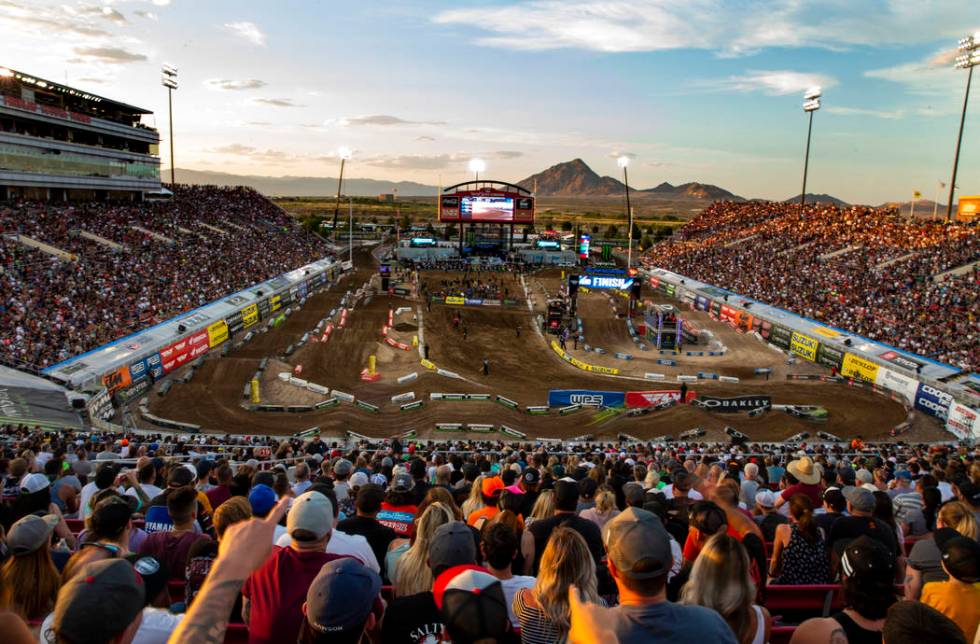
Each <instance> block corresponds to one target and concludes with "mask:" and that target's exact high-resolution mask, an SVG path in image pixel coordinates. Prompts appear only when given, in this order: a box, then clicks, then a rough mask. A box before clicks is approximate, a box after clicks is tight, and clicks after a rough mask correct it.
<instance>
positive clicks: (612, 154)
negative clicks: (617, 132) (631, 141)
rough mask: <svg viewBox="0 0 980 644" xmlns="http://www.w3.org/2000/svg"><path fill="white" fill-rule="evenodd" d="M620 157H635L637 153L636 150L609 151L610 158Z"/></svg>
mask: <svg viewBox="0 0 980 644" xmlns="http://www.w3.org/2000/svg"><path fill="white" fill-rule="evenodd" d="M619 157H626V158H627V159H635V158H636V153H635V152H610V153H609V158H610V159H618V158H619Z"/></svg>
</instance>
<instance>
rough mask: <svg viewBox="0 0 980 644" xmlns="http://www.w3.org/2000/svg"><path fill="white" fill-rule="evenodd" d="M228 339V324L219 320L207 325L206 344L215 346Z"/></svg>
mask: <svg viewBox="0 0 980 644" xmlns="http://www.w3.org/2000/svg"><path fill="white" fill-rule="evenodd" d="M227 339H228V324H227V323H226V322H225V321H224V320H221V321H220V322H215V323H214V324H209V325H208V346H209V347H210V348H212V349H213V348H215V347H216V346H218V345H219V344H221V343H222V342H224V341H225V340H227Z"/></svg>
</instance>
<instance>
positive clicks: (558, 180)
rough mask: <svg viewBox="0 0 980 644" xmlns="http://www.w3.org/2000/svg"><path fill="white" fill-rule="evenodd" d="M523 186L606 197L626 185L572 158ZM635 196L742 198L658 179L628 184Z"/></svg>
mask: <svg viewBox="0 0 980 644" xmlns="http://www.w3.org/2000/svg"><path fill="white" fill-rule="evenodd" d="M518 185H520V186H521V187H523V188H527V189H528V190H533V191H534V192H535V194H537V195H539V196H542V197H607V196H618V195H621V194H623V193H624V191H625V189H626V186H625V185H624V184H623V182H622V181H620V180H619V179H615V178H613V177H602V176H599V174H598V173H597V172H595V170H593V169H592V168H590V167H589V166H588V164H586V163H585V161H583V160H582V159H573V160H571V161H565V162H564V163H559V164H557V165H553V166H551V167H550V168H548V169H547V170H545V171H543V172H539V173H538V174H533V175H531V176H530V177H528V178H527V179H524V180H523V181H520V182H518ZM631 192H632V193H634V194H635V195H636V197H637V198H638V199H658V200H659V199H664V198H669V199H698V200H708V201H713V200H716V199H731V200H736V201H741V200H742V198H741V197H739V196H736V195H734V194H732V193H731V192H729V191H727V190H725V189H723V188H719V187H718V186H712V185H709V184H704V183H698V182H691V183H684V184H681V185H679V186H674V185H671V184H669V183H666V182H664V183H661V184H660V185H659V186H657V187H655V188H647V189H642V188H638V187H636V186H631Z"/></svg>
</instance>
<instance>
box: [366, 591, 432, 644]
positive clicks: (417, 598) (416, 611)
mask: <svg viewBox="0 0 980 644" xmlns="http://www.w3.org/2000/svg"><path fill="white" fill-rule="evenodd" d="M442 633H443V623H442V614H441V613H440V612H439V609H438V608H436V600H435V598H434V597H433V595H432V592H431V591H426V592H424V593H418V594H417V595H409V596H408V597H399V598H398V599H395V600H394V601H392V602H391V603H390V604H389V605H388V609H387V610H386V611H385V616H384V621H383V622H382V625H381V642H382V644H403V643H404V644H430V643H435V642H445V641H447V640H446V639H444V638H443V634H442Z"/></svg>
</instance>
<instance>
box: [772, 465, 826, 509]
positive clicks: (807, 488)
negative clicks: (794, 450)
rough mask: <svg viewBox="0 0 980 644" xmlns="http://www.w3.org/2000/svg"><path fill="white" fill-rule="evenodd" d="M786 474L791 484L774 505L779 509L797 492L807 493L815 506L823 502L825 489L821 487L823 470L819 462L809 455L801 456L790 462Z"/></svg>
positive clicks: (817, 506)
mask: <svg viewBox="0 0 980 644" xmlns="http://www.w3.org/2000/svg"><path fill="white" fill-rule="evenodd" d="M786 474H787V475H788V476H787V478H788V479H789V482H790V485H788V486H787V487H786V489H785V490H783V491H782V492H781V493H780V494H779V498H778V499H776V504H775V506H774V507H775V508H776V509H777V510H778V509H779V508H781V507H782V506H783V504H785V503H788V502H789V500H790V499H791V498H793V497H794V496H796V495H797V494H805V495H806V496H808V497H810V501H811V503H812V504H813V507H815V508H819V507H820V506H821V505H822V504H823V497H822V494H823V489H822V488H821V487H820V479H821V477H822V470H821V467H820V465H819V464H818V463H814V462H813V460H812V459H811V458H810V457H809V456H801V457H800V458H798V459H796V460H795V461H790V462H789V465H787V466H786Z"/></svg>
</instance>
